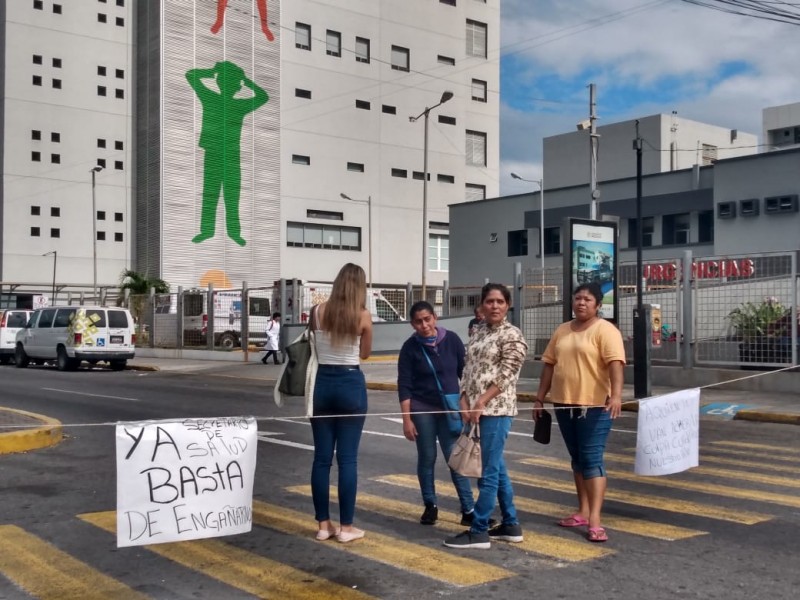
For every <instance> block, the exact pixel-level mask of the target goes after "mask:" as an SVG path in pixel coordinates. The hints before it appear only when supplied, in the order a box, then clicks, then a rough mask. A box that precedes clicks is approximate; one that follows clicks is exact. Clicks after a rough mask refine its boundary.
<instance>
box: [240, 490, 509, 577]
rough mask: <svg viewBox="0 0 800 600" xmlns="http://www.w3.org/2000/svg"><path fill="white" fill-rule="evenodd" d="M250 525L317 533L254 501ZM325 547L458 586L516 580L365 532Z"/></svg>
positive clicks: (301, 520)
mask: <svg viewBox="0 0 800 600" xmlns="http://www.w3.org/2000/svg"><path fill="white" fill-rule="evenodd" d="M253 522H254V523H258V524H259V525H261V526H262V527H268V528H270V529H277V530H278V531H282V532H284V533H288V534H290V535H299V536H302V537H306V538H308V539H309V540H312V539H313V538H314V535H315V534H316V531H317V524H316V522H315V521H314V520H313V517H311V516H309V515H308V514H306V513H301V512H297V511H294V510H291V509H288V508H284V507H282V506H276V505H273V504H267V503H265V502H259V501H255V500H254V501H253ZM326 547H327V548H332V549H334V550H340V551H343V552H348V553H350V554H355V555H357V556H361V557H362V558H368V559H370V560H374V561H376V562H380V563H383V564H386V565H390V566H392V567H396V568H398V569H403V570H405V571H408V572H411V573H416V574H418V575H422V576H425V577H428V578H430V579H436V580H438V581H443V582H445V583H450V584H452V585H458V586H470V585H480V584H483V583H489V582H491V581H498V580H500V579H506V578H507V577H513V576H515V573H512V572H511V571H507V570H506V569H503V568H501V567H495V566H492V565H488V564H486V563H485V562H483V561H479V560H474V559H472V558H467V557H465V556H459V555H455V554H453V553H452V552H445V551H444V550H437V549H434V548H429V547H427V546H422V545H420V544H412V543H409V542H406V541H403V540H399V539H397V538H395V537H390V536H388V535H382V534H380V533H377V532H374V531H368V532H367V534H366V536H364V538H362V539H360V540H357V541H355V542H351V543H349V544H339V543H337V542H336V541H332V542H329V543H326Z"/></svg>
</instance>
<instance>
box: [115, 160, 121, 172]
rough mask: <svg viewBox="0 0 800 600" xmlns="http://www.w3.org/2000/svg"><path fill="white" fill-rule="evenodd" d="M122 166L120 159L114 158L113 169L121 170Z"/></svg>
mask: <svg viewBox="0 0 800 600" xmlns="http://www.w3.org/2000/svg"><path fill="white" fill-rule="evenodd" d="M122 168H123V167H122V161H121V160H115V161H114V169H115V170H117V171H122Z"/></svg>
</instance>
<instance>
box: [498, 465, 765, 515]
mask: <svg viewBox="0 0 800 600" xmlns="http://www.w3.org/2000/svg"><path fill="white" fill-rule="evenodd" d="M508 474H509V476H510V477H511V479H512V480H513V481H514V482H515V483H521V484H523V485H529V486H532V487H537V488H543V489H546V490H553V491H557V492H567V493H569V494H574V493H575V484H574V483H573V482H572V477H570V478H569V479H567V478H566V477H565V478H563V479H553V478H551V477H545V476H543V475H539V474H537V475H528V474H527V473H522V472H519V471H509V473H508ZM606 500H613V501H615V502H621V503H623V504H633V505H635V506H640V507H642V506H644V507H649V508H655V509H657V510H664V511H668V512H677V513H681V514H686V515H694V516H697V517H706V518H709V519H717V520H720V521H730V522H732V523H742V524H744V525H754V524H756V523H762V522H764V521H769V520H770V519H772V516H771V515H765V514H761V513H756V512H751V511H746V510H732V509H728V508H726V509H725V510H720V508H719V506H712V505H708V504H700V503H699V502H691V501H689V500H681V499H679V498H664V497H662V496H651V495H649V494H637V493H636V492H631V491H628V490H624V491H621V490H615V489H613V488H611V489H608V490H607V491H606Z"/></svg>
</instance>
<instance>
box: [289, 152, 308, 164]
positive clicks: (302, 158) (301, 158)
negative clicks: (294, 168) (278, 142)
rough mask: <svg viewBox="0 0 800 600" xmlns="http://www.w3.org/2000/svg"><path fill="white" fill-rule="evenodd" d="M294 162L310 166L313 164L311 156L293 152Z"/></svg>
mask: <svg viewBox="0 0 800 600" xmlns="http://www.w3.org/2000/svg"><path fill="white" fill-rule="evenodd" d="M292 164H295V165H306V166H308V165H310V164H311V157H310V156H304V155H302V154H292Z"/></svg>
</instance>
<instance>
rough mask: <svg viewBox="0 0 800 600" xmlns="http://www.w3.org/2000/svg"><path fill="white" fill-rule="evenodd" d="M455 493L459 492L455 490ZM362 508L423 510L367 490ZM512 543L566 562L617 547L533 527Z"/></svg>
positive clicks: (398, 513)
mask: <svg viewBox="0 0 800 600" xmlns="http://www.w3.org/2000/svg"><path fill="white" fill-rule="evenodd" d="M380 480H381V479H380V478H378V479H377V481H380ZM287 490H288V491H290V492H292V493H294V494H302V495H303V496H310V495H311V486H308V485H298V486H293V487H290V488H287ZM332 491H333V490H332ZM334 494H335V492H334ZM453 495H455V493H454V494H453ZM358 508H359V510H361V509H363V510H368V511H370V512H375V513H379V514H383V515H386V516H389V517H393V518H395V519H402V520H404V521H407V520H410V519H409V518H411V519H413V520H414V521H416V520H417V516H416V514H415V513H417V512H418V510H419V506H418V505H416V504H412V503H410V502H402V501H400V500H393V499H391V498H386V497H384V496H375V495H372V494H367V493H364V492H359V493H358ZM436 528H437V529H442V530H444V531H448V532H453V533H458V532H460V531H464V530H465V529H468V528H467V527H464V525H461V524H459V522H458V521H457V520H456V519H454V518H448V516H447V515H442V514H440V515H439V520H438V521H437V522H436ZM509 545H510V546H513V547H514V548H519V549H520V550H524V551H526V552H532V553H534V554H540V555H542V556H547V557H550V558H555V559H558V560H560V561H564V562H581V561H584V560H591V559H595V558H600V557H602V556H608V555H610V554H614V552H613V550H610V549H607V548H598V547H595V546H589V545H588V544H586V542H579V541H576V540H569V539H564V538H560V537H557V536H554V535H542V534H539V533H535V532H533V531H531V530H529V529H525V531H524V532H523V540H522V542H519V543H514V544H509Z"/></svg>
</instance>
